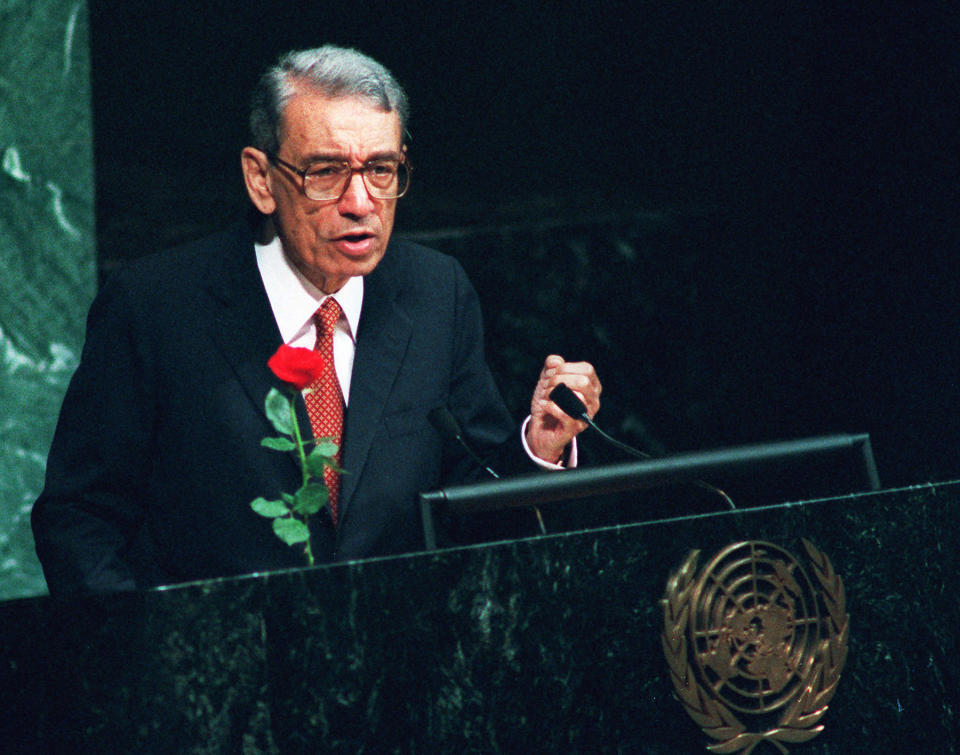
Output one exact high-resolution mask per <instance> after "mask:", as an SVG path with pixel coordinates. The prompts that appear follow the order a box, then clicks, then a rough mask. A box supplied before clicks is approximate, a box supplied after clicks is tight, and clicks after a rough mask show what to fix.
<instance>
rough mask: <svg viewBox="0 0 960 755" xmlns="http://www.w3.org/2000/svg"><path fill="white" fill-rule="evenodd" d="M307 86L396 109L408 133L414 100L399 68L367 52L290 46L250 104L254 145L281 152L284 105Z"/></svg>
mask: <svg viewBox="0 0 960 755" xmlns="http://www.w3.org/2000/svg"><path fill="white" fill-rule="evenodd" d="M304 88H306V89H308V90H313V91H315V92H318V93H320V94H322V95H324V96H325V97H331V98H336V97H361V98H363V99H365V100H369V101H371V102H373V103H374V104H376V105H377V106H378V107H380V108H382V109H383V110H386V111H395V112H396V113H397V115H399V116H400V126H401V128H402V133H403V134H406V133H407V119H408V117H409V115H410V105H409V103H408V102H407V95H406V93H405V92H404V91H403V88H402V87H401V86H400V84H399V83H397V80H396V79H395V78H394V77H393V74H391V73H390V71H388V70H387V69H386V68H384V67H383V66H382V65H380V64H379V63H378V62H377V61H375V60H374V59H373V58H370V57H368V56H366V55H364V54H363V53H361V52H357V51H356V50H352V49H349V48H346V47H336V46H334V45H324V46H323V47H317V48H315V49H313V50H299V51H297V50H295V51H292V52H288V53H286V54H285V55H282V56H281V57H280V59H279V60H278V61H277V63H276V65H274V66H272V67H271V68H269V69H267V71H266V72H265V73H264V74H263V76H261V77H260V81H259V82H258V83H257V86H256V88H255V89H254V91H253V97H252V99H251V107H250V136H251V139H252V143H253V146H254V147H256V148H257V149H259V150H262V151H264V152H268V153H270V154H276V153H277V151H278V150H279V149H280V129H281V126H282V118H283V112H284V109H285V108H286V106H287V103H288V102H289V101H290V99H291V98H292V97H293V96H294V95H296V94H298V93H300V92H302V91H303V90H304Z"/></svg>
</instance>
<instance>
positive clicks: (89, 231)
mask: <svg viewBox="0 0 960 755" xmlns="http://www.w3.org/2000/svg"><path fill="white" fill-rule="evenodd" d="M0 197H2V201H0V266H2V269H3V275H2V276H0V459H2V462H0V599H7V598H13V597H17V596H24V595H35V594H40V593H43V592H45V591H46V587H45V585H44V582H43V577H42V575H41V572H40V566H39V563H38V562H37V560H36V557H35V556H34V552H33V539H32V535H31V533H30V522H29V514H30V508H31V506H32V504H33V500H34V499H35V498H36V496H37V495H38V494H39V492H40V489H41V486H42V484H43V472H44V464H45V459H46V453H47V450H48V447H49V444H50V439H51V437H52V434H53V427H54V423H55V421H56V417H57V413H58V411H59V408H60V401H61V399H62V398H63V393H64V391H65V390H66V386H67V382H68V380H69V378H70V375H71V374H72V371H73V368H74V367H75V365H76V361H77V358H78V355H79V349H80V346H81V344H82V340H83V325H84V320H85V317H86V311H87V308H88V306H89V303H90V300H91V298H92V296H93V293H94V287H95V283H96V264H95V258H94V236H93V149H92V140H91V116H90V75H89V46H88V40H87V6H86V3H85V2H71V1H69V0H38V1H34V0H23V1H22V2H16V1H15V0H5V1H4V2H0Z"/></svg>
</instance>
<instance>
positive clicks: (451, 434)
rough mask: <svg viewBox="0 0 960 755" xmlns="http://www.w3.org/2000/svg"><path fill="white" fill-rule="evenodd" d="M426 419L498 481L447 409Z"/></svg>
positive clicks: (432, 412) (544, 531)
mask: <svg viewBox="0 0 960 755" xmlns="http://www.w3.org/2000/svg"><path fill="white" fill-rule="evenodd" d="M574 398H576V396H574ZM427 419H428V420H429V421H430V424H431V425H433V429H434V430H436V431H437V432H438V433H439V434H440V437H441V438H443V439H444V440H446V441H453V442H455V443H457V444H459V445H460V447H461V448H463V450H464V451H466V452H467V455H468V456H469V457H470V458H471V459H473V461H474V463H475V464H476V465H477V466H478V467H479V468H480V469H482V470H483V471H484V472H486V473H487V474H488V475H490V476H491V477H492V478H493V479H495V480H499V479H500V475H498V474H497V473H496V472H494V471H493V470H492V469H491V468H490V467H489V466H487V464H486V463H485V462H484V461H483V459H481V458H480V457H479V456H478V455H477V453H476V451H474V450H473V449H472V448H471V447H470V444H469V443H467V441H466V440H464V437H463V431H462V430H461V429H460V423H459V422H457V418H456V417H454V416H453V414H451V412H450V410H449V409H447V407H445V406H438V407H435V408H434V409H431V410H430V411H429V412H427ZM531 508H532V509H533V511H534V513H535V514H536V515H537V523H538V524H539V525H540V532H541V534H544V535H546V534H547V528H546V527H545V526H544V524H543V517H542V516H541V515H540V509H538V508H537V507H536V506H531Z"/></svg>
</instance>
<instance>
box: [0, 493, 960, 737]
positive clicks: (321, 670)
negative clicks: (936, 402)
mask: <svg viewBox="0 0 960 755" xmlns="http://www.w3.org/2000/svg"><path fill="white" fill-rule="evenodd" d="M664 495H667V493H664ZM958 515H960V483H947V484H942V485H929V486H919V487H914V488H904V489H899V490H891V491H884V492H879V493H869V494H861V495H852V496H844V497H839V498H832V499H820V500H815V501H809V502H805V503H793V504H780V505H777V506H769V507H761V508H755V509H741V510H738V511H725V512H721V513H715V514H705V515H697V516H686V517H678V518H675V519H673V520H671V521H658V522H649V523H643V524H634V525H627V526H618V527H609V528H600V529H592V530H585V531H581V532H573V533H566V534H557V535H549V536H546V537H538V538H532V539H527V540H519V541H513V542H505V543H498V544H491V545H486V546H475V547H471V548H460V549H452V550H443V551H436V552H431V553H422V554H410V555H406V556H398V557H393V558H384V559H371V560H367V561H358V562H354V563H350V564H340V565H327V566H320V567H315V568H313V569H301V570H291V571H287V572H278V573H273V574H265V575H252V576H250V577H243V578H236V579H224V580H213V581H208V582H202V583H196V584H192V585H182V586H175V587H170V588H165V589H160V590H152V591H148V592H143V593H128V594H124V595H115V596H105V597H102V598H97V599H86V600H82V601H81V600H77V601H70V602H67V603H63V604H58V603H56V602H54V601H51V600H50V599H48V598H32V599H27V600H20V601H13V602H8V603H6V604H0V658H2V659H3V661H2V663H0V699H3V700H4V701H5V705H4V707H3V710H2V711H0V742H3V743H4V744H5V745H6V746H7V748H8V749H7V751H9V752H33V751H36V749H37V748H38V747H41V746H43V747H49V748H51V749H52V750H53V751H61V750H62V751H76V749H71V748H76V747H77V746H78V743H79V744H80V745H82V746H81V749H83V750H84V751H88V752H102V751H114V752H121V751H122V752H170V753H185V752H198V753H199V752H245V753H259V752H263V753H296V752H311V753H313V752H344V753H356V752H396V753H417V752H471V753H472V752H477V753H479V752H483V753H496V752H503V753H519V752H524V753H526V752H564V753H575V752H582V753H596V752H611V753H616V752H623V753H634V752H643V753H652V754H661V753H662V754H663V755H668V754H669V755H675V754H676V753H696V752H706V750H705V745H706V744H708V743H709V741H708V740H707V738H706V736H705V735H704V734H703V733H702V732H701V731H700V729H699V727H698V726H697V725H696V724H694V723H693V721H692V720H691V719H690V718H689V717H688V716H687V714H686V712H685V711H684V710H683V707H682V706H681V704H680V703H679V702H678V701H677V699H676V698H675V696H674V693H673V690H672V686H671V684H670V680H669V670H668V666H667V664H666V661H665V659H664V655H663V651H662V647H661V642H660V634H661V631H662V630H663V623H664V619H663V610H662V608H661V605H660V599H661V598H662V597H663V595H664V589H665V585H666V582H667V579H668V577H669V575H670V573H671V572H673V571H674V570H675V569H677V568H678V567H679V566H680V564H681V563H683V561H684V560H685V558H686V557H687V554H688V553H689V551H690V550H691V549H694V548H697V549H700V550H701V553H702V560H701V564H703V563H704V561H705V560H706V559H708V558H709V557H710V556H711V555H712V554H714V553H716V552H717V551H718V550H719V549H720V548H722V547H724V546H726V545H728V544H730V543H734V542H740V541H743V540H764V541H768V542H772V543H774V544H776V545H778V546H779V547H781V548H786V549H787V550H788V551H790V552H791V553H793V554H794V555H795V556H799V557H800V558H801V559H802V558H803V555H802V554H803V546H802V545H801V543H800V539H801V538H803V537H806V538H809V539H810V540H811V541H812V542H813V543H814V544H815V545H816V547H817V548H819V549H820V551H821V552H822V553H824V554H826V556H827V557H828V558H829V559H830V561H831V562H832V565H833V567H834V568H835V569H836V572H837V574H838V575H839V576H840V577H841V578H842V580H843V583H844V586H845V590H846V596H847V602H846V606H847V610H848V611H849V615H850V626H851V630H850V639H849V656H848V658H847V662H846V666H845V667H844V670H843V674H842V676H841V678H840V683H839V687H838V691H837V694H836V696H835V697H834V698H833V699H832V700H831V701H830V703H829V710H828V711H827V713H826V716H825V717H824V718H823V719H822V723H823V724H824V725H825V727H826V728H825V730H824V732H823V733H822V734H820V735H819V736H817V737H816V738H815V739H813V740H812V741H811V742H808V743H805V744H796V745H790V746H789V750H790V752H792V753H796V754H797V755H802V753H810V754H811V755H812V754H813V753H817V754H819V755H833V754H835V753H844V754H845V755H848V754H850V753H865V754H866V753H870V755H872V754H873V753H878V752H883V753H887V752H891V753H892V752H896V753H902V752H917V753H934V752H936V753H944V754H946V753H953V752H957V741H958V735H960V719H958V716H957V710H956V700H957V699H960V678H958V674H957V668H958V645H957V633H956V627H957V625H958V622H960V607H958V606H960V603H958V601H957V599H956V596H957V594H958V591H960V576H958V575H960V568H958V567H960V564H958V555H957V552H956V549H955V548H954V547H953V541H954V539H955V538H954V525H955V522H956V521H957V517H958ZM764 748H766V749H764ZM754 752H755V753H756V755H759V753H761V752H763V753H772V752H776V750H775V748H773V746H772V745H771V746H767V745H763V746H761V747H759V748H757V750H755V751H754Z"/></svg>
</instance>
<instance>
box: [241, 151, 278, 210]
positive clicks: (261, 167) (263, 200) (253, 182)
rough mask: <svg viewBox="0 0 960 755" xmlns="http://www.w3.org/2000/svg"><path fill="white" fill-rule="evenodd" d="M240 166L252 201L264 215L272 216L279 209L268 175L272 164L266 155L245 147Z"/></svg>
mask: <svg viewBox="0 0 960 755" xmlns="http://www.w3.org/2000/svg"><path fill="white" fill-rule="evenodd" d="M240 166H241V168H242V169H243V182H244V183H245V184H246V186H247V194H248V195H249V196H250V201H251V202H253V204H254V206H255V207H256V208H257V209H258V210H260V212H261V213H262V214H264V215H272V214H273V211H274V210H276V209H277V203H276V201H275V200H274V198H273V190H272V189H271V187H270V180H269V177H268V174H267V171H268V170H269V167H270V163H269V161H268V160H267V156H266V154H265V153H263V152H261V151H260V150H259V149H255V148H254V147H244V148H243V151H242V152H241V153H240Z"/></svg>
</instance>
